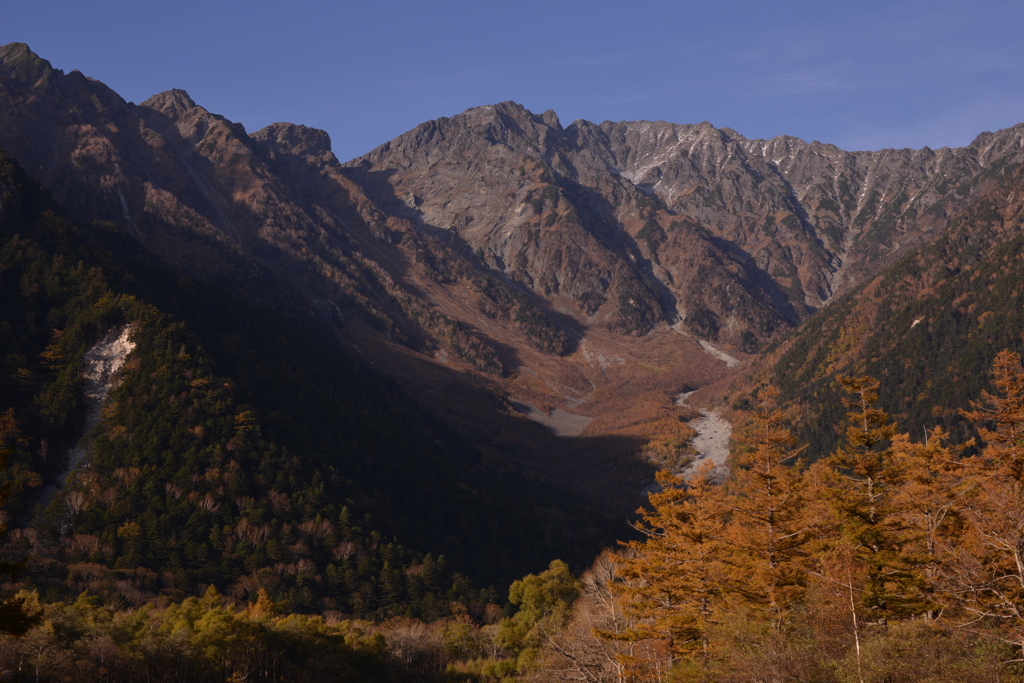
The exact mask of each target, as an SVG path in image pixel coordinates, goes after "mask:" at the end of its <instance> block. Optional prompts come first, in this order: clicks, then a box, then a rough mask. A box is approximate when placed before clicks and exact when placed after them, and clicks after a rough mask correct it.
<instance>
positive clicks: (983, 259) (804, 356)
mask: <svg viewBox="0 0 1024 683" xmlns="http://www.w3.org/2000/svg"><path fill="white" fill-rule="evenodd" d="M979 185H980V186H979V187H977V188H973V189H972V192H975V193H976V194H977V197H978V198H977V199H976V200H974V201H972V202H970V203H968V205H967V206H966V207H965V208H964V210H963V211H961V212H959V213H957V214H955V215H954V216H952V217H951V220H950V225H949V227H948V228H947V229H946V230H945V231H944V232H942V233H941V234H940V235H937V236H936V238H935V239H934V240H933V241H931V242H929V243H926V244H923V245H921V246H919V247H918V248H916V249H914V250H912V251H910V252H909V253H908V254H907V255H905V256H904V257H903V258H901V259H900V260H899V261H898V262H896V263H895V264H894V265H893V266H891V267H890V268H888V269H886V270H885V271H883V272H882V273H881V274H879V275H878V276H877V277H875V278H873V279H872V280H870V281H868V282H867V283H865V285H863V286H862V287H858V288H857V289H855V290H853V291H851V292H849V293H848V294H846V295H844V296H843V297H840V298H839V299H838V300H836V301H835V302H833V303H831V304H829V305H828V306H826V307H825V308H824V309H822V310H821V311H820V312H819V313H818V314H816V315H815V316H814V317H813V318H811V319H810V320H809V321H808V322H807V323H806V324H805V325H803V326H802V327H801V328H799V329H798V330H795V331H794V332H793V333H792V334H790V335H789V336H788V337H786V338H785V339H784V340H782V341H781V342H780V343H779V344H778V348H777V349H776V350H773V351H770V352H769V353H768V354H767V355H766V360H765V361H764V362H763V363H762V365H763V366H764V370H763V372H762V373H761V374H759V375H758V378H759V379H760V380H761V381H765V382H769V383H771V384H774V385H776V386H778V387H779V389H780V390H781V391H782V393H783V396H784V398H785V400H787V401H792V402H794V403H795V404H796V405H799V406H800V408H801V412H802V417H801V418H800V420H799V427H798V433H799V435H800V437H801V438H802V439H804V440H806V441H807V442H808V443H810V448H811V450H810V453H809V455H810V457H812V458H817V457H820V456H821V455H822V454H824V453H827V452H828V451H830V450H831V449H833V448H834V447H835V444H836V442H837V440H838V438H839V433H838V432H836V431H834V430H830V429H822V428H821V425H827V424H834V423H835V422H836V421H837V419H838V418H839V416H840V415H842V412H843V409H842V403H841V392H840V391H839V389H838V386H837V384H836V382H835V378H836V377H837V376H839V375H841V374H844V373H845V374H868V375H871V376H873V377H877V378H878V379H879V380H880V381H881V386H880V388H879V397H880V399H879V400H880V405H881V406H883V407H884V408H885V409H886V410H887V411H889V412H890V413H891V414H892V415H893V416H894V417H895V418H896V419H897V420H898V421H899V423H900V425H901V427H903V428H904V429H907V430H909V431H910V433H912V434H915V435H920V434H923V433H924V430H926V429H931V428H933V427H936V426H942V427H943V428H944V429H946V430H948V431H949V432H950V433H952V434H954V435H955V436H956V437H957V438H961V439H964V438H966V437H967V436H968V433H969V427H968V426H967V425H966V423H965V422H964V421H963V419H962V418H961V416H960V413H959V412H958V411H959V410H960V409H965V408H968V407H969V402H970V401H971V400H976V399H977V398H978V397H979V396H980V394H981V391H982V390H983V389H984V388H986V387H987V386H988V382H989V376H988V373H987V369H988V368H989V367H991V364H992V362H993V360H994V359H995V356H996V354H997V353H998V352H999V351H1001V350H1002V349H1012V350H1016V351H1018V352H1019V351H1021V350H1022V349H1024V341H1022V337H1021V335H1022V331H1024V298H1022V294H1024V289H1022V283H1024V236H1022V234H1021V226H1022V224H1024V223H1022V221H1024V205H1022V199H1024V193H1022V189H1024V172H1022V170H1021V167H1020V166H1019V165H1016V164H1012V165H1006V166H1000V167H998V168H993V169H991V172H990V173H988V174H987V176H986V177H985V179H984V180H983V181H982V182H980V183H979ZM734 400H737V401H740V402H741V403H742V401H743V397H742V396H737V397H735V399H734Z"/></svg>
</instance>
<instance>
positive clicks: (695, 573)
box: [615, 461, 731, 661]
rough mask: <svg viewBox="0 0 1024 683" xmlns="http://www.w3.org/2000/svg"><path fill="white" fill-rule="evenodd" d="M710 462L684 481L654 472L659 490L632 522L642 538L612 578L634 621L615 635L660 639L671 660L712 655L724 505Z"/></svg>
mask: <svg viewBox="0 0 1024 683" xmlns="http://www.w3.org/2000/svg"><path fill="white" fill-rule="evenodd" d="M712 469H713V464H712V463H711V462H710V461H708V462H706V463H704V464H703V465H702V466H701V467H699V468H698V470H697V472H696V473H694V475H693V476H692V478H691V479H690V480H689V481H688V482H684V481H683V480H682V479H681V478H679V477H676V476H674V475H672V474H671V473H670V472H669V471H667V470H662V471H661V472H658V475H657V481H658V483H659V484H660V485H661V487H662V490H661V491H659V492H657V493H651V494H650V504H651V509H641V510H640V511H639V512H640V515H641V517H640V520H639V521H638V522H637V523H636V528H637V530H639V531H640V532H641V533H643V534H644V535H645V536H646V537H647V538H646V540H645V541H643V542H639V541H634V542H631V543H629V544H627V545H628V546H629V548H630V549H631V550H632V551H633V552H631V553H625V554H623V555H621V556H619V557H618V558H617V562H618V563H619V569H618V574H619V576H620V577H621V578H622V579H623V582H622V583H620V584H616V586H617V587H618V590H619V591H620V592H621V593H622V599H623V601H624V605H625V607H624V609H625V610H626V611H627V613H628V614H630V615H631V616H632V617H634V619H633V620H632V621H633V623H634V624H635V625H634V626H633V628H631V629H630V630H628V631H626V632H625V633H623V634H619V635H617V636H615V637H618V638H623V639H629V640H646V639H652V638H653V639H662V640H664V641H665V642H666V643H667V644H668V651H669V657H670V660H671V659H674V658H678V657H682V658H686V659H696V660H703V661H707V660H708V659H709V658H710V656H711V654H712V652H711V629H712V627H713V625H714V624H715V623H716V622H717V621H718V620H719V615H720V612H721V610H722V609H723V608H724V598H725V595H726V593H727V590H728V583H729V582H728V562H729V558H730V554H731V551H730V548H729V546H728V545H727V544H726V543H725V542H724V540H723V536H724V529H725V523H726V515H727V513H728V507H727V505H726V503H725V501H724V495H723V491H722V488H721V486H719V485H718V484H717V483H715V482H714V481H713V478H712V474H711V472H712Z"/></svg>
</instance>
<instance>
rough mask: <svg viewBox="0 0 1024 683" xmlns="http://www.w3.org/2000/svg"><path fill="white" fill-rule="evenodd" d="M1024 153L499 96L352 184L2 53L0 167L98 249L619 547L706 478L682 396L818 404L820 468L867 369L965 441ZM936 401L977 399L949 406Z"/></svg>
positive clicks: (336, 170) (265, 136) (15, 52)
mask: <svg viewBox="0 0 1024 683" xmlns="http://www.w3.org/2000/svg"><path fill="white" fill-rule="evenodd" d="M1022 141H1024V124H1022V125H1018V126H1015V127H1013V128H1009V129H1006V130H1002V131H998V132H996V133H983V134H981V135H979V136H978V137H977V138H976V139H975V140H974V142H972V143H971V144H970V145H968V146H967V147H963V148H958V149H949V148H943V149H939V150H931V149H928V148H924V149H921V150H892V149H890V150H881V151H874V152H863V151H853V152H850V151H844V150H841V149H839V148H837V147H835V146H833V145H829V144H825V143H820V142H811V143H807V142H804V141H802V140H799V139H796V138H791V137H779V138H774V139H771V140H749V139H747V138H744V137H743V136H742V135H741V134H739V133H737V132H736V131H733V130H730V129H728V128H721V129H720V128H715V127H714V126H712V125H711V124H709V123H706V122H705V123H701V124H695V125H678V124H672V123H666V122H647V121H632V122H604V123H600V124H595V123H591V122H589V121H583V120H580V121H575V122H573V123H571V124H569V125H568V126H563V125H562V123H561V122H560V121H559V119H558V117H557V115H556V114H555V113H554V112H553V111H547V112H544V113H543V114H534V113H532V112H530V111H528V110H526V109H525V108H523V107H522V106H520V105H518V104H516V103H514V102H504V103H500V104H494V105H487V106H482V107H477V108H473V109H470V110H467V111H465V112H463V113H461V114H457V115H455V116H453V117H451V118H441V119H437V120H434V121H430V122H426V123H424V124H422V125H420V126H418V127H416V128H415V129H413V130H411V131H409V132H407V133H405V134H404V135H401V136H399V137H398V138H396V139H394V140H392V141H390V142H388V143H385V144H384V145H382V146H380V147H378V148H377V149H374V150H372V151H370V152H368V153H367V154H366V155H364V156H362V157H359V158H357V159H353V160H348V161H344V162H342V161H341V160H338V159H337V158H336V157H335V156H334V154H333V153H332V152H331V143H330V138H329V136H328V134H327V133H326V132H324V131H321V130H316V129H313V128H307V127H305V126H302V125H295V124H291V123H276V124H273V125H271V126H268V127H266V128H264V129H262V130H259V131H256V132H253V133H249V132H247V131H246V130H245V128H244V127H243V125H242V124H240V123H235V122H231V121H229V120H227V119H225V118H224V117H222V116H219V115H217V114H214V113H211V112H209V111H207V110H206V109H204V108H203V107H202V106H201V105H199V104H197V103H195V102H194V101H193V100H192V99H191V98H190V97H189V96H188V94H187V93H186V92H184V91H182V90H170V91H167V92H163V93H160V94H158V95H154V96H153V97H151V98H149V99H148V100H146V101H145V102H142V103H139V104H134V103H131V102H126V101H125V100H124V99H123V98H121V97H120V96H119V95H118V94H117V93H115V92H114V91H113V90H111V89H110V88H108V87H107V86H105V85H104V84H102V83H101V82H99V81H97V80H94V79H91V78H89V77H87V76H85V75H83V74H81V73H80V72H78V71H72V72H71V73H68V74H65V73H63V72H62V71H60V70H56V69H54V68H52V66H51V65H50V64H49V63H48V62H47V61H46V60H44V59H42V58H41V57H39V56H37V55H35V54H34V53H32V52H31V51H30V50H29V48H28V47H27V46H26V45H24V44H19V43H13V44H10V45H7V46H5V47H3V48H0V148H3V149H4V150H6V151H7V153H8V154H9V155H10V157H11V158H12V159H14V160H16V161H17V163H18V164H20V166H21V167H22V168H23V169H24V170H25V172H26V173H27V174H28V175H29V176H31V177H32V178H33V179H35V180H36V181H38V183H40V184H41V185H42V186H43V187H45V189H46V191H47V192H48V193H49V195H50V196H51V197H52V198H53V201H54V202H55V205H56V206H57V207H59V210H60V211H61V212H63V213H64V214H65V215H66V216H67V217H68V218H69V219H70V220H71V221H73V222H74V223H75V224H76V225H77V226H79V229H80V230H81V231H82V234H84V235H87V236H89V235H91V236H93V238H95V239H98V240H100V241H101V242H103V243H104V244H107V245H110V244H113V243H115V242H117V243H119V244H128V243H130V244H131V245H132V246H131V248H132V249H136V248H138V247H140V246H141V248H142V250H143V252H144V253H146V254H148V256H147V258H150V257H152V258H155V259H157V260H158V262H159V263H160V264H162V265H161V266H160V267H161V268H167V269H168V272H171V273H178V274H179V275H180V277H182V278H187V279H188V280H189V281H190V282H191V281H194V282H198V283H203V286H211V287H216V288H218V290H217V291H223V292H225V293H226V294H225V296H230V297H236V298H237V300H238V301H239V302H244V305H246V306H254V307H257V308H258V309H259V310H260V311H270V312H271V313H268V314H267V315H271V316H273V315H277V313H274V312H275V311H276V312H285V313H287V315H290V316H293V317H294V316H298V318H299V319H302V320H304V321H306V322H305V323H304V324H306V323H308V324H311V325H315V327H316V329H317V330H319V332H317V334H323V335H325V338H326V339H329V341H325V342H323V343H324V344H327V345H328V346H330V348H331V351H330V352H329V354H336V355H337V357H339V358H344V359H345V361H344V362H346V363H356V364H359V365H362V366H365V367H368V368H372V372H379V373H381V376H386V377H390V378H393V380H394V381H395V382H397V385H398V386H399V387H400V389H401V392H402V395H403V396H408V397H409V399H410V401H411V402H412V404H414V405H415V406H416V410H418V411H422V412H423V414H425V415H429V416H431V418H430V419H435V418H436V419H437V420H438V421H439V423H440V424H443V425H444V430H448V431H445V433H446V434H448V433H449V431H450V434H451V437H450V438H451V439H455V440H457V441H458V442H459V443H460V444H464V445H465V452H468V451H472V452H474V453H475V455H474V456H472V457H471V458H470V460H473V459H474V458H476V459H477V460H478V462H480V463H483V465H482V467H484V468H485V469H484V470H480V472H484V474H483V475H481V476H483V477H484V478H486V477H487V476H488V475H487V472H491V470H486V468H487V467H493V468H495V469H494V470H493V471H508V470H509V469H512V470H515V471H516V472H517V473H519V474H521V475H522V476H523V477H524V478H525V479H524V481H525V480H535V481H538V482H543V483H544V485H548V484H551V485H553V486H556V487H561V488H562V489H565V490H567V491H571V492H572V496H579V500H580V501H585V502H581V503H580V506H582V507H578V508H573V511H570V512H566V513H565V514H567V515H569V517H568V518H569V519H573V520H575V519H578V518H579V517H577V516H574V515H583V514H584V513H583V512H581V510H583V509H585V506H586V505H589V504H601V505H604V506H606V509H608V510H611V511H612V516H613V517H615V519H617V520H619V522H620V523H621V520H622V519H623V518H624V517H626V516H627V515H628V514H629V512H631V511H632V510H633V509H635V507H636V505H637V504H638V502H639V501H640V497H639V495H640V491H641V490H642V489H643V488H644V486H646V485H648V484H649V483H651V481H652V472H653V469H654V468H655V467H656V466H658V465H660V464H664V462H665V461H666V460H669V461H672V460H681V459H682V460H685V458H687V457H689V455H691V454H692V450H691V449H689V447H688V446H687V443H686V441H687V438H688V435H689V432H688V431H687V430H686V428H685V426H683V427H680V425H683V423H684V422H685V420H687V419H689V418H691V417H693V416H694V415H695V412H694V411H693V410H692V409H689V408H686V407H682V406H679V405H676V404H675V401H674V400H675V397H676V396H677V395H678V394H679V393H681V392H688V391H693V390H700V391H698V394H697V396H696V397H695V399H701V398H703V399H704V400H705V401H718V402H719V403H721V404H723V405H724V406H733V407H734V409H735V410H736V411H740V410H741V409H742V407H743V405H744V403H743V399H744V396H746V395H747V393H748V392H749V391H751V390H752V387H753V386H755V385H756V384H757V383H759V382H765V381H771V382H773V383H776V384H778V385H780V386H781V387H782V388H783V389H784V396H785V397H786V398H787V399H788V400H791V401H793V402H796V403H799V404H802V405H804V406H813V407H814V408H815V410H814V411H811V412H810V413H808V415H809V417H808V418H807V420H806V421H805V428H804V435H805V437H807V438H808V439H809V440H814V439H817V441H816V443H818V442H820V444H819V445H820V449H822V450H821V452H824V450H827V448H828V447H830V445H831V444H833V443H834V438H835V437H834V435H832V436H829V437H821V438H819V437H813V431H814V424H815V421H816V420H818V419H823V416H826V415H831V414H832V413H836V412H839V411H841V408H840V403H839V400H840V399H839V396H838V390H836V389H835V388H834V386H833V385H832V384H830V382H831V381H832V379H833V378H834V377H835V376H836V375H837V374H840V373H842V372H855V371H856V372H860V371H863V372H870V373H874V374H877V375H881V376H882V377H883V378H885V380H886V386H889V387H893V388H892V389H891V390H889V391H888V392H887V393H886V391H885V390H883V400H884V401H885V402H888V404H889V409H890V412H892V413H893V414H894V415H897V416H900V417H901V418H902V419H907V420H911V421H912V422H914V421H916V422H914V424H917V423H921V424H922V425H925V424H927V423H928V422H929V420H935V419H938V418H937V416H936V415H933V414H932V413H931V412H928V414H924V413H920V412H915V409H914V408H913V406H914V404H919V405H920V406H925V405H928V406H929V411H930V410H931V408H930V406H931V405H933V400H934V399H937V398H942V399H946V398H949V399H950V401H947V402H950V403H951V404H950V405H948V406H947V407H946V410H948V411H949V412H948V413H942V414H941V415H938V417H942V416H943V415H944V416H945V417H942V419H943V420H945V422H946V423H948V424H952V423H954V422H955V421H956V416H957V413H956V411H957V409H958V408H960V407H965V406H966V404H967V402H968V401H969V400H970V399H971V398H974V397H976V396H977V395H978V393H979V392H980V391H981V390H982V389H983V388H984V377H983V374H984V373H983V372H981V369H983V368H985V367H987V366H988V364H989V363H990V362H991V358H992V356H993V355H994V353H995V351H996V350H998V349H997V348H995V347H996V346H998V345H1002V346H1015V345H1019V343H1020V340H1019V339H1018V338H1017V334H1016V332H1013V333H1011V330H1012V329H1014V328H1012V325H1015V324H1017V323H1018V322H1020V321H1019V317H1020V315H1019V314H1020V311H1019V308H1020V307H1019V306H1016V304H1011V303H1007V302H1017V301H1018V298H1019V292H1018V288H1017V286H1016V284H1015V282H1017V281H1019V280H1017V279H1016V278H1017V276H1018V274H1019V266H1018V263H1019V259H1017V253H1018V252H1017V251H1015V250H1016V249H1017V247H1016V246H1014V245H1016V244H1017V235H1018V233H1019V225H1020V216H1021V206H1020V202H1019V200H1018V198H1019V197H1020V196H1021V195H1020V194H1019V193H1020V192H1021V188H1022V186H1024V185H1022V182H1021V177H1020V166H1021V162H1022V161H1024V148H1022ZM118 240H120V242H118ZM126 240H127V242H126ZM143 252H140V253H143ZM138 258H142V257H138ZM995 263H1001V264H1003V265H1002V266H1000V267H999V268H996V267H995V265H992V264H995ZM979 264H988V265H984V266H981V265H979ZM1000 268H1001V270H1000ZM990 271H991V272H990ZM979 272H982V273H986V275H984V277H988V278H990V279H989V280H983V281H982V280H978V278H979V277H982V276H981V275H978V273H979ZM993 278H995V279H993ZM998 278H1002V279H998ZM997 280H998V281H997ZM166 282H170V280H167V281H166ZM982 282H984V283H985V286H984V287H983V286H982V284H981V283H982ZM986 287H987V288H988V289H987V290H986ZM167 288H173V285H170V284H165V285H164V291H162V293H161V296H164V297H166V298H167V299H168V300H170V299H174V298H175V294H174V293H173V292H171V291H167ZM1004 289H1005V292H1004ZM986 291H988V292H997V294H993V295H992V296H989V297H988V299H991V301H989V300H988V299H986V296H988V295H987V294H985V292H986ZM1004 294H1005V296H1004ZM975 299H978V300H979V301H977V302H975V301H974V300H975ZM982 299H985V301H981V300H982ZM972 302H973V303H972ZM179 303H180V302H179ZM190 305H193V306H196V307H200V306H202V303H201V302H194V303H193V304H190ZM240 305H241V304H240ZM972 306H974V308H972ZM1014 306H1016V308H1014ZM982 309H984V310H982ZM961 310H962V311H963V313H959V314H958V315H959V316H960V318H962V320H963V321H967V322H962V321H961V322H957V323H956V324H953V325H952V326H951V323H950V322H949V321H947V320H946V319H945V318H943V315H946V314H948V313H949V312H950V311H961ZM179 311H180V309H179ZM987 313H992V315H988V317H985V316H986V314H987ZM182 315H186V314H184V313H183V314H182ZM260 315H263V314H262V313H261V314H260ZM918 318H920V320H918ZM960 318H958V320H960ZM282 319H284V318H282ZM968 323H969V324H968ZM972 326H973V327H972ZM236 328H237V329H236V330H235V332H236V334H238V335H242V334H243V332H242V330H243V328H244V325H243V324H242V323H241V322H239V323H238V324H237V325H236ZM968 328H970V329H968ZM950 330H956V332H955V333H954V332H950ZM228 333H229V332H228V331H225V330H216V331H213V328H212V327H211V331H210V332H209V334H210V335H211V338H212V337H213V336H216V335H218V334H219V335H225V334H228ZM282 334H284V333H283V332H282ZM924 334H927V335H929V336H928V337H927V338H926V341H924V342H921V341H915V342H914V344H915V346H913V347H912V348H913V350H910V349H911V347H906V350H904V347H905V345H906V344H907V343H909V342H907V341H906V340H907V339H910V338H911V337H912V335H924ZM982 335H988V337H989V339H990V342H986V343H985V344H986V345H984V348H980V347H978V348H976V347H977V345H978V343H979V342H977V339H976V338H977V337H979V336H982ZM928 340H930V341H928ZM972 340H973V341H972ZM929 344H931V345H930V346H929ZM208 345H209V344H208ZM940 348H941V352H940V350H939V349H940ZM325 353H327V352H325ZM922 354H923V357H925V358H926V359H927V362H926V363H925V365H914V363H913V362H912V361H913V360H914V359H916V358H919V357H921V356H922ZM972 354H973V355H972ZM961 357H963V358H969V360H962V361H956V362H954V361H953V360H951V361H949V362H948V363H946V364H945V365H943V366H942V369H941V372H939V370H938V369H935V368H932V366H931V365H928V363H931V362H932V361H934V360H935V359H938V358H944V359H949V358H952V359H956V358H961ZM331 358H334V356H333V355H332V356H331ZM332 362H333V361H332ZM957 363H959V365H957ZM240 365H242V364H240ZM954 366H956V367H954ZM922 368H923V369H922ZM751 373H753V374H751ZM943 373H945V374H943ZM942 378H948V381H947V379H942ZM950 382H952V383H954V384H956V385H957V386H965V387H966V388H965V390H964V391H962V392H960V393H959V394H957V395H955V396H947V395H946V393H942V392H939V389H940V388H943V387H948V386H949V383H950ZM965 382H966V384H965ZM929 383H930V384H929ZM925 385H928V387H926V386H925ZM929 387H930V388H929ZM929 391H931V392H932V393H930V394H929V393H928V392H929ZM926 399H928V400H926ZM952 403H955V405H953V404H952ZM897 404H898V405H897ZM922 410H923V408H922ZM531 417H532V418H533V419H532V420H531V419H529V418H531ZM295 419H299V418H298V417H297V416H296V417H295ZM424 419H426V418H424ZM544 425H552V426H553V428H549V427H546V426H544ZM812 437H813V438H812ZM68 438H70V437H68ZM446 438H447V437H446ZM459 448H462V446H460V447H459ZM456 450H458V449H456ZM666 453H667V454H666ZM658 458H661V460H658ZM652 459H653V462H652ZM519 474H517V475H516V476H519ZM369 476H370V475H369V474H367V477H368V479H367V480H366V481H369V480H370V479H369ZM382 495H383V496H384V497H386V492H385V493H384V494H382ZM574 500H575V499H574ZM467 505H468V504H467ZM545 505H547V504H545ZM573 505H575V503H573ZM541 507H544V505H541ZM466 509H469V508H466ZM545 509H548V510H550V507H545ZM587 509H589V508H587ZM403 514H407V513H403ZM551 516H552V517H557V516H558V515H555V514H552V515H551ZM563 526H564V527H572V524H569V523H566V524H564V525H563ZM623 526H624V524H623ZM601 533H603V532H598V531H594V532H593V535H592V536H591V537H590V540H588V541H587V542H591V541H593V539H594V538H596V537H598V536H600V534H601ZM612 533H615V532H612ZM417 534H418V535H416V536H415V538H417V539H419V540H420V541H422V543H425V544H427V545H429V544H430V543H434V542H436V538H434V539H433V540H431V537H430V536H429V534H427V535H423V534H421V533H419V532H417ZM423 550H430V548H427V547H423Z"/></svg>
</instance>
